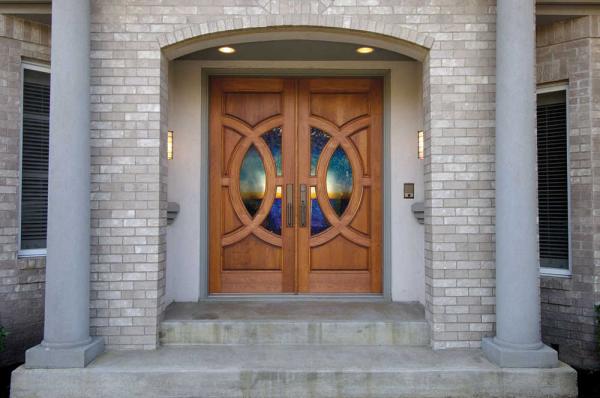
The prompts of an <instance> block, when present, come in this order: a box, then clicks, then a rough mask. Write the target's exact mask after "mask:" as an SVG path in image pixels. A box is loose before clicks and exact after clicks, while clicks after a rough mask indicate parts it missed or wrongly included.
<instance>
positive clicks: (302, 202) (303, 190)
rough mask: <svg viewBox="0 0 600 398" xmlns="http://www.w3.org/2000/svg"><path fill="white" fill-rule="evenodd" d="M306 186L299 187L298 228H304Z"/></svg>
mask: <svg viewBox="0 0 600 398" xmlns="http://www.w3.org/2000/svg"><path fill="white" fill-rule="evenodd" d="M306 194H307V192H306V184H302V185H300V226H301V227H306V203H307V197H306Z"/></svg>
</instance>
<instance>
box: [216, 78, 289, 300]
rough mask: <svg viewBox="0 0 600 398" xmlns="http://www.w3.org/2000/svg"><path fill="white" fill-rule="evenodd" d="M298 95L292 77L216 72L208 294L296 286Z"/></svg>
mask: <svg viewBox="0 0 600 398" xmlns="http://www.w3.org/2000/svg"><path fill="white" fill-rule="evenodd" d="M295 95H296V93H295V82H294V81H293V80H286V79H263V78H254V79H249V78H214V79H211V111H210V115H211V123H210V124H211V135H210V148H211V151H210V204H209V209H210V217H209V218H210V254H209V258H210V267H209V268H210V269H209V272H210V275H209V290H210V292H211V293H285V292H293V291H294V290H295V265H294V262H295V231H294V229H293V228H283V225H282V221H283V220H284V219H285V217H287V214H286V209H285V206H282V201H284V200H286V199H287V198H286V195H287V194H286V193H284V192H283V190H282V187H283V186H286V185H287V184H293V182H294V178H295V170H294V169H295V159H294V152H295V150H294V141H295V129H294V127H295V126H294V114H295Z"/></svg>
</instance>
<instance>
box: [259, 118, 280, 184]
mask: <svg viewBox="0 0 600 398" xmlns="http://www.w3.org/2000/svg"><path fill="white" fill-rule="evenodd" d="M262 139H263V140H265V142H266V143H267V146H268V147H269V149H270V150H271V155H273V159H275V168H276V170H277V175H278V176H280V175H281V127H275V128H274V129H272V130H271V131H268V132H266V133H264V134H263V135H262Z"/></svg>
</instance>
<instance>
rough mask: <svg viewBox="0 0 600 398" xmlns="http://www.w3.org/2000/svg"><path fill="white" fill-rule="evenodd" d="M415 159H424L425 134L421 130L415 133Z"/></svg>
mask: <svg viewBox="0 0 600 398" xmlns="http://www.w3.org/2000/svg"><path fill="white" fill-rule="evenodd" d="M417 158H418V159H419V160H423V159H425V132H424V131H423V130H420V131H417Z"/></svg>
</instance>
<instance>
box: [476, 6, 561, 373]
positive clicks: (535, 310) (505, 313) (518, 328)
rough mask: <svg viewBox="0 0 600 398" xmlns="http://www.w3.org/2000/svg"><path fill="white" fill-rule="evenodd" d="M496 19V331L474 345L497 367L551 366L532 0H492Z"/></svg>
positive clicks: (553, 358)
mask: <svg viewBox="0 0 600 398" xmlns="http://www.w3.org/2000/svg"><path fill="white" fill-rule="evenodd" d="M496 18H497V19H496V20H497V24H496V31H497V39H496V48H497V50H496V337H494V338H493V339H484V340H483V342H482V348H483V351H484V352H485V354H486V355H487V357H488V358H489V359H490V360H491V361H493V362H495V363H496V364H498V365H500V366H502V367H553V366H556V365H557V363H558V362H557V361H558V360H557V354H556V352H555V351H554V350H552V349H551V348H549V347H547V346H545V345H544V344H543V343H542V341H541V333H540V288H539V258H538V239H537V234H538V230H537V171H536V162H537V150H536V146H537V145H536V136H535V129H536V116H535V115H536V113H535V112H536V92H535V91H536V90H535V82H536V79H535V1H534V0H498V2H497V17H496Z"/></svg>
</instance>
